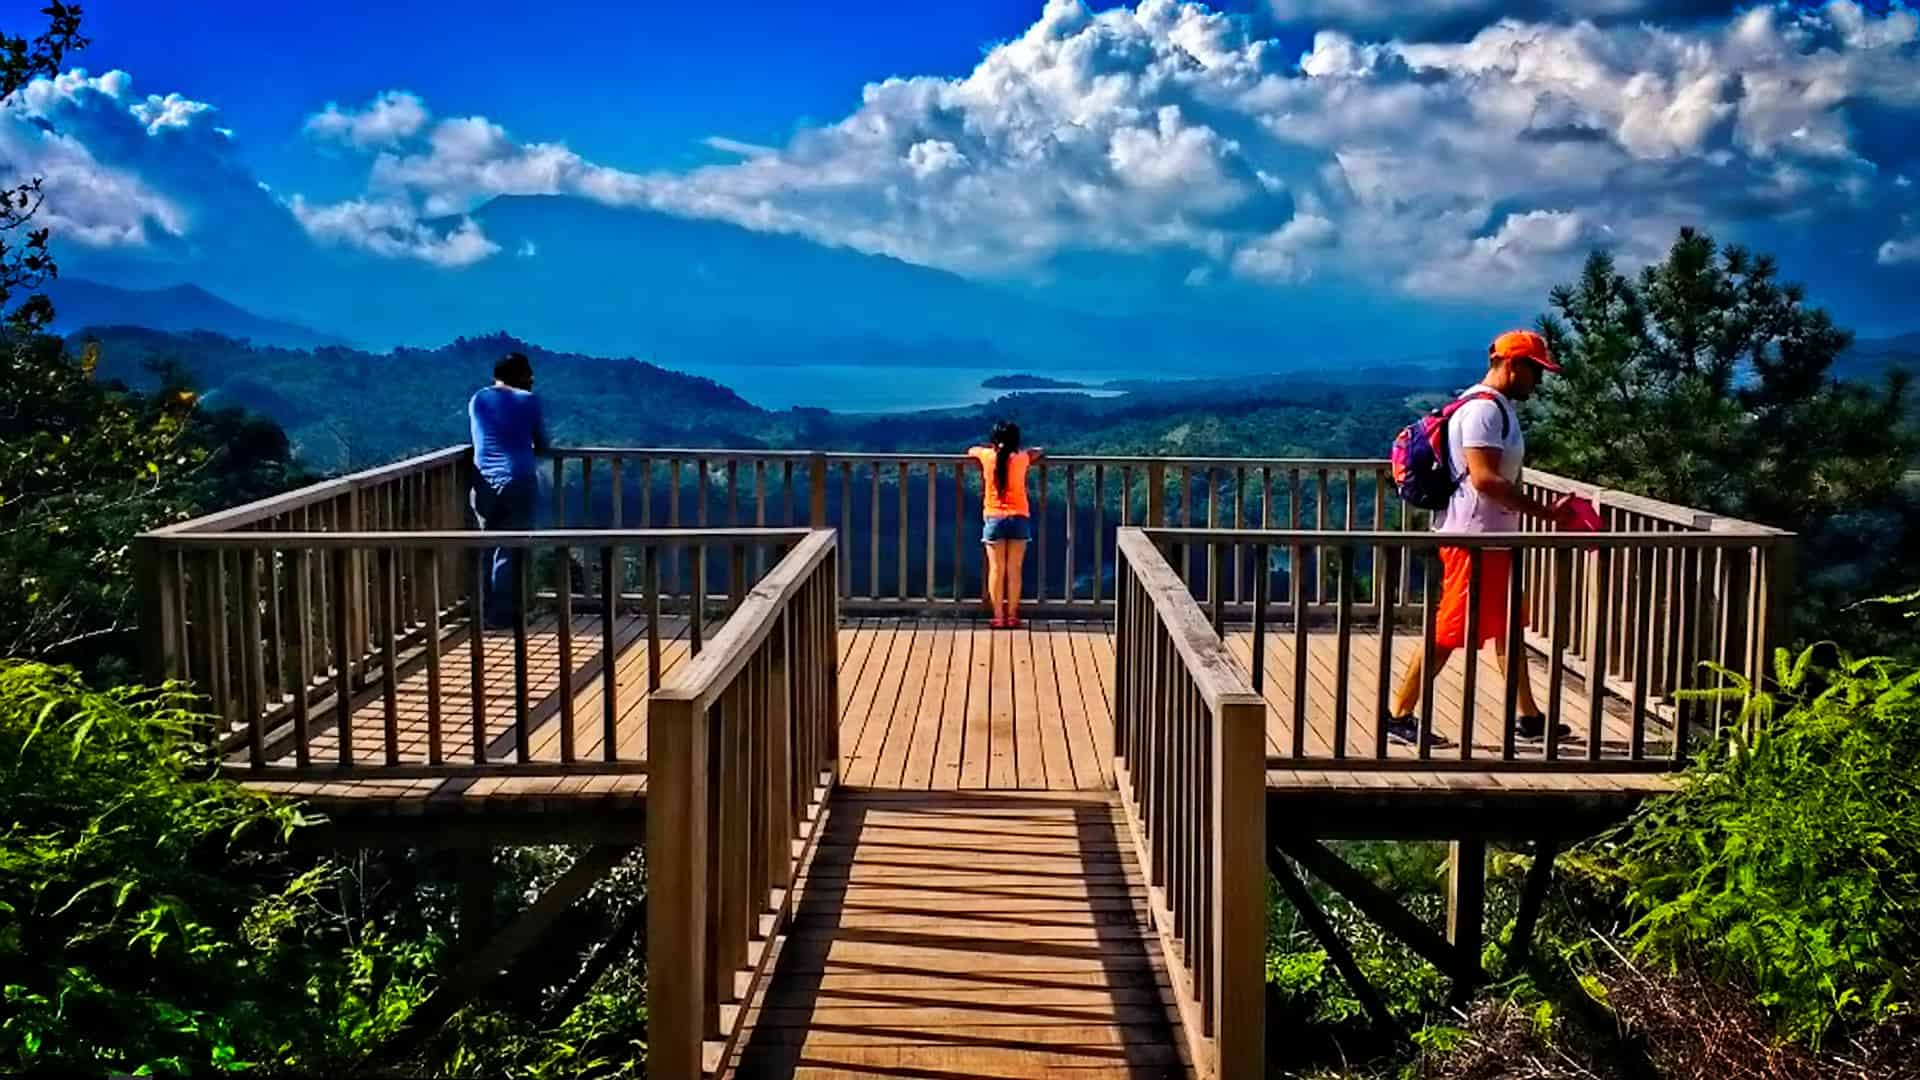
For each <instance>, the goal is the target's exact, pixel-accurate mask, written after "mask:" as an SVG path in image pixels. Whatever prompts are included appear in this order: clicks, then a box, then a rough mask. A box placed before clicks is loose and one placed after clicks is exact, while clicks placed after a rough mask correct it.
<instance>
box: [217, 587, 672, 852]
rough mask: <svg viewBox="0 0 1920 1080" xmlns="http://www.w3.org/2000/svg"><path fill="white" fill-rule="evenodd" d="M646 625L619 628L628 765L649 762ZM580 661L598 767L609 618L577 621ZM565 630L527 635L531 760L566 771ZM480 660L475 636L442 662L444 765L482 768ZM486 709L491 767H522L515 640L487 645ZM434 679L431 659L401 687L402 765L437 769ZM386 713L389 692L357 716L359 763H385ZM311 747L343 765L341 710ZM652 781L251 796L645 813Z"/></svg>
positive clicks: (274, 785)
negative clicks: (634, 808)
mask: <svg viewBox="0 0 1920 1080" xmlns="http://www.w3.org/2000/svg"><path fill="white" fill-rule="evenodd" d="M644 631H645V623H644V622H643V621H641V620H639V619H637V618H629V619H625V620H623V621H622V622H621V624H620V625H619V626H618V627H617V629H616V636H615V649H616V656H617V658H618V659H617V662H616V666H615V676H616V685H615V691H614V698H615V702H616V704H617V706H618V713H619V715H618V720H617V723H616V725H615V733H616V738H617V740H618V741H617V742H616V744H615V746H616V752H617V753H618V755H619V756H620V757H621V758H622V759H627V760H639V759H642V758H644V757H645V756H646V726H647V687H648V678H647V647H646V636H645V632H644ZM686 632H687V621H686V620H685V619H682V618H675V619H668V620H662V622H661V635H660V636H661V653H660V666H661V672H662V675H663V677H664V676H665V675H666V674H667V673H670V672H671V671H672V670H673V669H674V667H675V666H676V665H678V664H680V663H681V662H682V661H684V660H685V659H686V657H687V656H688V655H689V645H688V641H687V637H686ZM572 638H573V661H574V664H573V666H574V687H575V694H574V718H573V728H574V752H575V754H576V755H577V756H579V757H598V756H600V753H601V747H602V744H603V742H604V737H603V736H604V730H605V724H604V720H603V707H602V704H601V703H602V700H603V699H602V686H601V678H600V661H601V653H602V649H601V648H600V640H601V624H600V619H599V618H598V617H597V616H576V617H575V618H574V620H573V626H572ZM559 640H560V639H559V633H558V630H557V627H556V624H555V621H554V620H553V619H552V618H551V617H548V618H546V619H542V620H539V621H536V622H534V623H533V624H532V625H531V626H530V627H529V630H528V635H527V704H528V713H529V728H530V738H529V740H528V756H529V757H530V758H533V759H535V760H539V761H558V760H560V727H561V717H560V703H559V700H558V699H559V688H560V644H559ZM472 663H473V661H472V654H471V652H470V645H469V640H468V638H467V636H466V634H465V633H464V632H460V633H456V634H454V635H451V636H450V637H449V638H448V640H447V642H446V643H445V645H443V647H442V653H441V657H440V664H439V667H440V686H441V699H440V713H441V716H440V727H441V745H442V748H443V750H442V752H443V755H444V760H446V761H449V762H469V761H472V760H473V698H474V683H473V671H472ZM480 699H481V707H482V715H483V718H484V724H483V732H484V735H485V738H486V743H487V756H488V759H489V760H491V761H503V760H512V756H513V749H514V748H513V723H514V701H515V678H514V668H513V635H512V634H511V633H510V632H504V631H489V632H488V633H486V635H485V636H484V637H483V638H482V675H481V681H480ZM428 700H429V697H428V674H427V667H426V663H425V662H424V659H423V660H422V661H421V662H419V663H416V664H414V665H412V666H411V668H410V669H408V670H403V671H402V673H401V676H400V678H399V679H398V680H397V681H396V683H395V702H396V706H397V707H396V713H397V717H398V727H399V737H398V743H399V746H400V756H401V760H402V761H404V762H408V763H419V762H424V761H426V759H427V744H428V738H429V735H428V732H429V727H430V724H429V717H428ZM385 717H386V710H385V705H384V702H383V698H382V696H381V694H380V693H379V692H377V691H375V692H372V693H363V694H361V695H359V697H358V698H357V699H356V702H355V707H354V709H353V713H352V718H353V755H354V760H355V761H356V762H359V763H362V764H373V763H377V762H379V761H382V760H384V753H385V724H386V719H385ZM313 726H314V734H313V737H312V739H311V746H312V756H313V761H314V762H315V763H316V764H323V765H324V764H331V763H332V762H334V761H337V760H338V755H339V734H338V730H337V727H336V726H335V725H334V724H333V723H332V714H331V710H328V711H327V712H326V713H325V714H322V713H321V712H319V711H316V712H315V714H314V722H313ZM269 763H270V764H275V765H291V764H293V763H294V758H293V751H292V747H291V744H290V743H289V744H288V745H286V746H285V747H283V748H281V749H280V752H279V753H277V754H276V755H274V756H272V757H270V759H269ZM646 781H647V778H646V777H645V776H637V775H628V776H598V777H559V776H549V777H525V778H514V779H483V780H471V779H464V780H377V779H375V780H352V781H267V782H258V783H254V784H252V785H251V786H253V787H257V788H259V789H261V790H264V791H270V792H274V793H277V794H283V795H289V796H293V797H297V798H303V799H306V800H308V801H310V802H312V803H313V804H315V805H316V806H317V807H319V808H321V809H323V810H329V809H330V810H334V811H350V812H352V813H355V814H374V813H393V814H412V813H421V812H423V811H425V810H427V809H432V810H435V811H441V812H445V811H462V812H480V811H485V810H487V809H490V808H493V809H507V808H512V809H519V810H525V809H531V808H537V807H538V806H540V805H543V804H544V803H546V802H548V801H550V800H555V799H561V800H567V801H568V802H569V804H570V805H573V804H578V805H585V804H588V803H596V802H601V801H612V802H616V803H633V802H638V801H640V800H642V799H644V797H645V794H646Z"/></svg>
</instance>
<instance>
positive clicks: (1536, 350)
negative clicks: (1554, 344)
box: [1487, 330, 1560, 372]
mask: <svg viewBox="0 0 1920 1080" xmlns="http://www.w3.org/2000/svg"><path fill="white" fill-rule="evenodd" d="M1487 358H1488V359H1490V360H1512V359H1521V360H1531V361H1533V362H1534V363H1536V364H1539V365H1540V366H1541V367H1543V368H1545V369H1547V370H1548V371H1553V372H1558V371H1559V370H1560V365H1559V364H1558V363H1557V362H1555V361H1554V359H1553V350H1551V349H1549V348H1547V339H1546V338H1543V337H1541V336H1540V335H1539V334H1536V333H1534V332H1533V331H1531V330H1509V331H1507V332H1506V333H1504V334H1501V335H1500V336H1499V337H1497V338H1494V339H1493V345H1492V346H1491V347H1489V348H1488V349H1487Z"/></svg>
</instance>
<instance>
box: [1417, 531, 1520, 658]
mask: <svg viewBox="0 0 1920 1080" xmlns="http://www.w3.org/2000/svg"><path fill="white" fill-rule="evenodd" d="M1440 565H1441V567H1442V569H1443V571H1444V572H1443V573H1442V574H1441V577H1440V610H1439V611H1437V612H1435V613H1434V616H1433V643H1434V645H1435V646H1437V647H1439V648H1442V649H1458V648H1461V647H1462V646H1464V645H1465V644H1466V642H1467V585H1468V583H1469V582H1470V580H1471V579H1472V576H1473V558H1472V556H1471V554H1470V553H1469V551H1468V550H1467V549H1466V548H1454V547H1443V548H1441V549H1440ZM1512 567H1513V552H1511V551H1506V550H1503V549H1500V548H1482V549H1481V551H1480V626H1479V628H1478V629H1479V631H1480V632H1479V634H1478V637H1479V640H1478V641H1475V642H1474V646H1475V647H1476V648H1477V647H1479V646H1481V645H1485V644H1486V643H1487V642H1489V641H1504V640H1506V637H1507V575H1508V574H1510V573H1512ZM1526 621H1527V613H1526V607H1525V605H1522V606H1521V610H1520V624H1521V625H1522V626H1525V625H1526Z"/></svg>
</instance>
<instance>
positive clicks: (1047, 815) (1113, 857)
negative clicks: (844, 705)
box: [731, 642, 1189, 1080]
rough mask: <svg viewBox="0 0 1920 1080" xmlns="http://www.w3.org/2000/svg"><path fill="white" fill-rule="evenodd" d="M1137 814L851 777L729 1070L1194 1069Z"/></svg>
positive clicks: (959, 1078) (1055, 797) (1067, 1073)
mask: <svg viewBox="0 0 1920 1080" xmlns="http://www.w3.org/2000/svg"><path fill="white" fill-rule="evenodd" d="M1009 648H1010V649H1011V642H1010V643H1009ZM1041 755H1042V756H1041V759H1040V760H1041V761H1042V762H1043V767H1044V762H1045V761H1046V760H1047V758H1046V756H1045V751H1044V748H1043V749H1042V750H1041ZM1126 828H1127V825H1126V820H1125V818H1124V816H1123V815H1122V813H1121V811H1120V809H1119V807H1118V806H1117V805H1116V804H1115V803H1114V801H1113V797H1112V796H1111V795H1107V794H1103V793H1067V792H1051V793H1050V792H1031V793H1029V792H1018V793H1016V792H943V793H904V792H858V791H843V792H842V793H841V794H840V795H838V796H837V797H836V798H835V800H834V803H833V805H832V807H831V809H830V810H829V811H828V819H827V821H826V823H825V825H824V829H825V832H824V833H823V835H822V837H821V841H820V846H819V848H818V849H817V850H816V852H815V854H814V856H813V859H812V861H811V863H810V864H809V865H808V866H807V868H806V870H805V872H804V874H803V876H802V878H801V879H800V883H799V888H800V890H801V892H800V894H799V898H798V906H797V908H796V912H795V917H794V921H793V923H792V925H791V927H790V929H789V931H788V933H787V934H786V935H785V936H783V937H782V938H781V939H780V941H779V943H778V950H779V951H778V954H777V956H776V958H775V960H774V968H773V977H772V978H770V979H769V980H767V982H766V984H765V989H764V991H763V994H762V996H761V997H760V998H759V999H758V1000H757V1001H754V1002H752V1003H751V1004H750V1007H749V1009H748V1011H747V1015H746V1018H745V1023H746V1025H747V1027H746V1029H745V1031H746V1034H745V1035H744V1036H743V1038H742V1039H741V1041H740V1044H739V1049H738V1050H737V1051H736V1054H735V1057H734V1060H733V1061H732V1063H731V1066H732V1068H731V1075H733V1076H735V1077H738V1078H741V1080H748V1078H755V1080H758V1078H768V1077H780V1078H786V1077H827V1076H835V1077H876V1076H888V1077H919V1078H930V1080H949V1078H950V1080H974V1078H979V1077H1073V1078H1076V1080H1082V1078H1083V1080H1094V1078H1097V1077H1131V1078H1136V1080H1138V1078H1145V1077H1163V1076H1164V1077H1179V1076H1186V1075H1189V1070H1188V1069H1187V1067H1186V1065H1185V1063H1184V1062H1183V1061H1182V1059H1181V1050H1180V1048H1181V1047H1183V1046H1184V1045H1185V1043H1184V1041H1183V1039H1182V1037H1181V1036H1180V1034H1179V1032H1178V1030H1177V1029H1176V1028H1175V1027H1174V1025H1173V1023H1171V1022H1170V1021H1169V1019H1168V1017H1169V1016H1170V1015H1171V1013H1170V1010H1169V1009H1168V1008H1167V1001H1166V998H1165V995H1166V993H1167V988H1168V977H1167V973H1166V970H1165V967H1164V964H1163V961H1162V958H1161V953H1160V946H1159V942H1158V939H1157V937H1156V935H1155V933H1154V930H1153V924H1152V916H1151V915H1150V914H1149V912H1148V910H1147V906H1146V900H1145V887H1144V884H1143V881H1142V879H1141V875H1140V872H1139V868H1138V867H1137V866H1136V865H1135V863H1134V858H1133V854H1132V845H1131V844H1130V843H1129V842H1128V841H1127V839H1126Z"/></svg>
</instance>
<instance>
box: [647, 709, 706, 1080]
mask: <svg viewBox="0 0 1920 1080" xmlns="http://www.w3.org/2000/svg"><path fill="white" fill-rule="evenodd" d="M649 709H650V715H649V716H648V728H649V732H648V735H649V743H648V748H647V753H648V758H649V760H650V763H651V765H652V769H651V772H650V774H649V776H648V785H649V786H648V792H647V802H648V807H647V891H648V894H649V895H648V897H647V1041H648V1048H647V1072H648V1075H650V1076H653V1077H657V1078H658V1080H699V1077H700V1075H701V1072H702V1069H703V1067H704V1063H703V1060H702V1059H703V1044H704V1042H705V1040H706V1036H707V1032H706V1025H705V1021H704V1017H703V1014H704V1013H705V1009H706V999H707V998H708V997H709V996H710V995H711V988H709V987H708V986H707V985H706V983H705V979H704V974H703V973H704V971H705V968H706V956H707V908H708V907H709V906H710V903H711V901H712V898H710V897H709V896H708V895H707V850H708V849H707V784H708V783H709V781H710V779H711V778H710V777H708V776H707V742H708V732H707V713H706V710H705V709H702V708H698V707H697V706H696V703H695V702H693V701H690V700H685V699H680V698H672V697H659V698H655V699H654V700H653V702H652V703H651V704H650V706H649Z"/></svg>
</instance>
